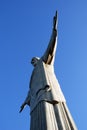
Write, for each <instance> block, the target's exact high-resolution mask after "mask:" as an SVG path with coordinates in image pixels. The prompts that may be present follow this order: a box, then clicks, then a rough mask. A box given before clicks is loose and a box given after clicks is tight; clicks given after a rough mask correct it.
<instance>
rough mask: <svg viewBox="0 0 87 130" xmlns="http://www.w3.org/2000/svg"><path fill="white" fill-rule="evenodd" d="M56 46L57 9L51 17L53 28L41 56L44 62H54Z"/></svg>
mask: <svg viewBox="0 0 87 130" xmlns="http://www.w3.org/2000/svg"><path fill="white" fill-rule="evenodd" d="M56 47H57V11H56V14H55V16H54V18H53V29H52V35H51V39H50V42H49V44H48V47H47V49H46V51H45V53H44V55H43V56H42V60H43V61H44V62H45V63H46V64H53V63H54V59H55V53H56Z"/></svg>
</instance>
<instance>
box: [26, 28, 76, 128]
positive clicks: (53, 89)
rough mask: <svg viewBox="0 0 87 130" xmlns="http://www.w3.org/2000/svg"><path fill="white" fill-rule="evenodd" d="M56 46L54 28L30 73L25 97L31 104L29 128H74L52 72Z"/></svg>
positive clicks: (27, 102)
mask: <svg viewBox="0 0 87 130" xmlns="http://www.w3.org/2000/svg"><path fill="white" fill-rule="evenodd" d="M56 46H57V31H56V30H54V29H53V32H52V36H51V40H50V42H49V45H48V48H47V50H46V52H45V53H44V55H43V56H42V57H41V58H40V59H39V60H38V62H37V65H36V66H35V67H34V70H33V72H32V75H31V79H30V89H29V92H28V95H27V98H26V100H25V103H26V104H28V105H30V111H31V112H30V114H31V123H30V130H77V128H76V126H75V123H74V121H73V119H72V117H71V114H70V112H69V110H68V108H67V105H66V101H65V98H64V96H63V93H62V91H61V89H60V86H59V83H58V81H57V79H56V76H55V73H54V58H55V52H56Z"/></svg>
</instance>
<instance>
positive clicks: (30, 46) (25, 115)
mask: <svg viewBox="0 0 87 130" xmlns="http://www.w3.org/2000/svg"><path fill="white" fill-rule="evenodd" d="M56 10H58V19H59V20H58V46H57V52H56V59H55V73H56V76H57V78H58V81H59V83H60V86H61V89H62V91H63V93H64V95H65V98H66V101H67V105H68V107H69V109H70V112H71V114H72V116H73V118H74V121H75V123H76V125H77V127H78V129H79V130H86V129H87V125H86V122H87V118H86V117H87V101H86V100H87V1H86V0H72V1H70V0H66V1H65V0H55V1H54V0H51V1H50V0H44V1H41V0H37V1H35V0H30V1H29V0H25V1H24V0H15V1H13V0H8V1H7V0H0V89H1V90H0V129H1V130H6V129H7V130H15V129H16V130H18V129H19V130H24V129H25V130H29V127H30V124H29V122H30V115H29V112H30V109H29V107H26V108H25V109H24V111H23V112H22V113H21V114H19V109H20V105H21V103H22V102H23V101H24V99H25V97H26V94H27V91H28V87H29V80H30V76H31V72H32V70H33V67H32V65H31V64H30V60H31V58H32V57H33V56H39V57H41V56H42V55H43V52H44V51H45V49H46V47H47V45H48V42H49V39H50V35H51V30H52V19H53V16H54V14H55V11H56Z"/></svg>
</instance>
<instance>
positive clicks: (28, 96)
mask: <svg viewBox="0 0 87 130" xmlns="http://www.w3.org/2000/svg"><path fill="white" fill-rule="evenodd" d="M26 105H30V91H29V92H28V95H27V97H26V99H25V101H24V102H23V104H22V105H21V107H20V111H19V112H22V110H23V109H24V107H25V106H26Z"/></svg>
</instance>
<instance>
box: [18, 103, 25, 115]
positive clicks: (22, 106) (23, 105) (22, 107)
mask: <svg viewBox="0 0 87 130" xmlns="http://www.w3.org/2000/svg"><path fill="white" fill-rule="evenodd" d="M25 105H26V103H23V104H22V105H21V107H20V111H19V113H21V112H22V110H23V109H24V107H25Z"/></svg>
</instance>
